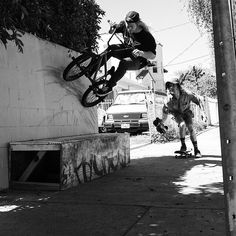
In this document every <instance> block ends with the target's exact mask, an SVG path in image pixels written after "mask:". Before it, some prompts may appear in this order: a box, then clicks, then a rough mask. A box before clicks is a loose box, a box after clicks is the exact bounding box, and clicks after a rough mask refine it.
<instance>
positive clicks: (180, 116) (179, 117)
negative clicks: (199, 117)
mask: <svg viewBox="0 0 236 236" xmlns="http://www.w3.org/2000/svg"><path fill="white" fill-rule="evenodd" d="M193 117H194V115H193V112H192V111H191V110H187V111H185V112H184V113H177V114H174V118H175V121H176V122H177V123H178V124H180V123H181V122H183V121H184V122H185V124H186V125H192V124H193Z"/></svg>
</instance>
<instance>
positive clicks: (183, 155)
mask: <svg viewBox="0 0 236 236" xmlns="http://www.w3.org/2000/svg"><path fill="white" fill-rule="evenodd" d="M190 157H192V153H191V151H184V152H182V151H175V158H190Z"/></svg>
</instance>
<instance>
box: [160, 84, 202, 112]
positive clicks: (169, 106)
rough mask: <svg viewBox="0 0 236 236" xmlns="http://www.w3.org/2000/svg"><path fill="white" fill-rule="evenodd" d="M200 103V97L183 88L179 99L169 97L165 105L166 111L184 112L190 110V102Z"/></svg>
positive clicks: (164, 110) (164, 109)
mask: <svg viewBox="0 0 236 236" xmlns="http://www.w3.org/2000/svg"><path fill="white" fill-rule="evenodd" d="M191 102H194V103H195V104H197V105H199V104H200V98H199V97H198V96H197V95H196V94H195V93H193V92H191V91H188V90H186V89H183V88H181V92H180V96H179V99H176V98H174V97H168V101H167V103H166V104H165V105H164V107H163V112H164V113H171V114H172V115H175V114H184V113H185V112H187V111H188V110H190V103H191Z"/></svg>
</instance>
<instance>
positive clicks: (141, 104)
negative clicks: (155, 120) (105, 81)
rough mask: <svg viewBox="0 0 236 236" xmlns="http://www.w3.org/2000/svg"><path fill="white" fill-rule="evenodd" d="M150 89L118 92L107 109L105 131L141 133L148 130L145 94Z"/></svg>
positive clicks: (148, 92)
mask: <svg viewBox="0 0 236 236" xmlns="http://www.w3.org/2000/svg"><path fill="white" fill-rule="evenodd" d="M148 94H150V90H130V91H122V92H119V93H118V95H117V97H116V99H115V101H114V103H113V105H112V106H110V107H109V108H108V109H107V110H106V113H107V118H106V121H105V128H106V130H107V132H129V133H134V132H136V133H141V132H144V131H148V130H149V125H148V115H147V95H148Z"/></svg>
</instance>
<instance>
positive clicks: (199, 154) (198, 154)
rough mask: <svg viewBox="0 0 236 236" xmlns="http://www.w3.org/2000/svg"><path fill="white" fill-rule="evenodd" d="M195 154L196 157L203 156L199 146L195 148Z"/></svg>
mask: <svg viewBox="0 0 236 236" xmlns="http://www.w3.org/2000/svg"><path fill="white" fill-rule="evenodd" d="M194 155H195V157H196V158H200V157H202V154H201V152H200V151H199V150H198V148H196V149H195V150H194Z"/></svg>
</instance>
